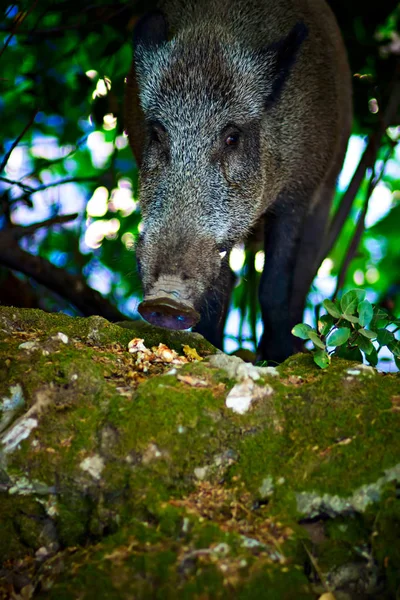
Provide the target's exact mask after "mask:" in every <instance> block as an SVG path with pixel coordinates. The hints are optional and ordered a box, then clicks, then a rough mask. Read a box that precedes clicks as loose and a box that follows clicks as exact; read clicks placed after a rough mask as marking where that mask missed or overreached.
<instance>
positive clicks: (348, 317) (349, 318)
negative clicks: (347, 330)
mask: <svg viewBox="0 0 400 600" xmlns="http://www.w3.org/2000/svg"><path fill="white" fill-rule="evenodd" d="M342 319H345V320H346V321H349V322H350V323H358V322H359V319H358V317H355V316H354V315H346V314H343V315H342Z"/></svg>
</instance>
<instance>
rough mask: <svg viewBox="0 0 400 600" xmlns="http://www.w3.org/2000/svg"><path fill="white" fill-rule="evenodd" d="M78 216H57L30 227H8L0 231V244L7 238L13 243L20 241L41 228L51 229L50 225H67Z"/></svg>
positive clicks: (73, 214) (76, 214)
mask: <svg viewBox="0 0 400 600" xmlns="http://www.w3.org/2000/svg"><path fill="white" fill-rule="evenodd" d="M78 216H79V214H78V213H72V214H70V215H58V216H56V217H51V218H50V219H46V221H41V222H40V223H32V224H31V225H15V226H13V227H9V228H8V229H3V230H2V231H0V243H1V240H2V239H3V238H7V237H8V238H10V240H13V241H16V240H20V239H21V238H23V237H25V236H26V235H31V234H32V233H35V231H37V230H38V229H41V228H42V227H51V225H59V224H61V223H68V221H73V220H74V219H76V218H77V217H78Z"/></svg>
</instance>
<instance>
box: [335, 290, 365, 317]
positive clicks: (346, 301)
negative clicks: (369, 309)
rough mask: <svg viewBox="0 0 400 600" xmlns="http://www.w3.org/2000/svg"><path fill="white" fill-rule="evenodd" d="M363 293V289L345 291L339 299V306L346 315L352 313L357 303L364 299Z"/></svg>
mask: <svg viewBox="0 0 400 600" xmlns="http://www.w3.org/2000/svg"><path fill="white" fill-rule="evenodd" d="M365 295H366V292H365V290H350V291H349V292H346V293H345V294H344V295H343V297H342V299H341V301H340V308H341V309H342V311H343V313H344V314H348V315H352V314H354V312H355V310H356V308H357V306H358V304H359V303H360V302H362V301H363V300H364V298H365Z"/></svg>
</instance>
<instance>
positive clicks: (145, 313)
mask: <svg viewBox="0 0 400 600" xmlns="http://www.w3.org/2000/svg"><path fill="white" fill-rule="evenodd" d="M138 311H139V313H140V314H141V315H142V317H143V319H145V320H146V321H148V322H149V323H151V324H152V325H157V326H158V327H167V328H168V329H189V328H190V327H193V326H194V325H196V323H197V322H198V321H199V319H200V315H199V313H198V312H197V311H196V310H195V309H194V308H193V307H190V306H189V305H187V304H183V303H181V302H177V301H175V300H173V299H171V298H168V297H165V296H164V297H163V296H161V297H154V298H151V299H150V300H146V299H145V300H143V302H141V303H140V304H139V307H138Z"/></svg>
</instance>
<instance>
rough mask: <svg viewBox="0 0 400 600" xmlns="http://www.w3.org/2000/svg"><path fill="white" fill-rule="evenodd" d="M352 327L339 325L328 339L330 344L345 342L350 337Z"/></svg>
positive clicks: (327, 341)
mask: <svg viewBox="0 0 400 600" xmlns="http://www.w3.org/2000/svg"><path fill="white" fill-rule="evenodd" d="M350 333H351V332H350V329H349V328H348V327H339V328H338V329H335V331H333V332H332V333H331V335H330V336H329V337H328V339H327V340H326V343H327V345H328V346H341V345H342V344H345V343H346V342H347V340H348V339H349V337H350Z"/></svg>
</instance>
